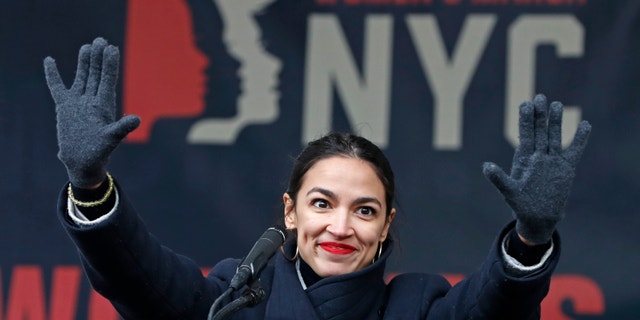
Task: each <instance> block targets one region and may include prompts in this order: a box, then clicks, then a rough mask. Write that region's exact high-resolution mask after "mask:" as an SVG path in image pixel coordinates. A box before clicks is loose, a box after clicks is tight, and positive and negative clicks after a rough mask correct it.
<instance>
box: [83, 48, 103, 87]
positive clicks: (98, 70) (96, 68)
mask: <svg viewBox="0 0 640 320" xmlns="http://www.w3.org/2000/svg"><path fill="white" fill-rule="evenodd" d="M106 46H107V41H106V40H104V39H103V38H96V39H95V40H93V43H92V44H91V60H90V62H89V77H88V79H87V88H86V90H85V93H86V94H88V95H95V94H96V91H97V90H98V84H99V83H100V76H101V75H102V55H103V52H104V48H105V47H106Z"/></svg>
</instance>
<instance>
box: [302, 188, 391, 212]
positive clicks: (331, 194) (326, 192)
mask: <svg viewBox="0 0 640 320" xmlns="http://www.w3.org/2000/svg"><path fill="white" fill-rule="evenodd" d="M314 192H318V193H321V194H323V195H325V196H327V197H329V198H331V199H337V198H338V196H337V195H336V194H335V193H334V192H333V191H331V190H328V189H325V188H321V187H313V188H311V190H309V192H307V196H308V195H310V194H312V193H314ZM369 202H374V203H376V204H377V205H378V206H380V207H381V208H382V203H381V202H380V200H378V198H375V197H359V198H357V199H356V200H355V201H354V203H356V204H362V203H369Z"/></svg>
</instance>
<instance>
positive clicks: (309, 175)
mask: <svg viewBox="0 0 640 320" xmlns="http://www.w3.org/2000/svg"><path fill="white" fill-rule="evenodd" d="M118 60H119V53H118V50H117V48H115V47H114V46H112V45H108V44H107V42H106V41H105V40H104V39H101V38H98V39H96V40H95V41H94V42H93V43H92V44H91V45H85V46H83V47H82V48H81V49H80V53H79V58H78V70H77V74H76V79H75V81H74V83H73V85H72V87H71V88H70V89H68V90H67V89H66V88H65V86H64V84H63V83H62V80H61V78H60V76H59V73H58V71H57V68H56V66H55V62H54V61H53V59H51V58H46V59H45V73H46V78H47V83H48V85H49V88H50V90H51V94H52V96H53V98H54V101H55V103H56V114H57V122H58V125H57V128H58V144H59V147H60V151H59V153H58V157H59V158H60V160H61V161H62V163H63V164H64V165H65V167H66V169H67V173H68V175H69V180H70V183H69V184H68V186H66V187H65V190H64V192H62V193H61V195H60V198H59V205H58V211H59V216H60V219H61V222H62V224H63V225H64V227H65V229H66V230H67V232H68V234H69V235H70V237H71V238H72V240H73V241H74V242H75V244H76V246H77V247H78V249H79V251H80V256H81V259H82V263H83V266H84V268H85V271H86V273H87V275H88V277H89V279H90V281H91V284H92V286H93V287H94V288H95V289H96V290H97V291H98V292H99V293H100V294H102V295H103V296H105V297H106V298H107V299H109V300H110V301H111V302H112V303H113V305H114V306H115V308H116V309H117V310H118V311H119V312H120V314H121V315H122V316H123V317H124V318H127V319H205V318H206V317H207V314H208V312H209V309H210V307H211V305H212V304H213V303H214V300H216V298H218V297H220V296H221V295H223V293H224V292H225V291H226V290H227V287H228V286H229V280H230V279H231V278H232V277H233V275H234V274H235V271H236V268H237V266H238V263H239V260H238V259H226V260H223V261H221V262H220V263H218V264H217V265H216V266H215V267H214V269H213V270H211V272H210V274H209V275H208V276H207V277H203V276H202V274H201V272H200V269H199V267H198V266H197V265H196V264H195V263H194V262H193V261H191V260H189V259H188V258H186V257H183V256H180V255H178V254H176V253H174V252H172V251H171V250H170V249H168V248H165V247H163V246H161V245H160V243H159V242H158V241H157V240H156V239H155V238H154V237H153V236H152V235H151V234H150V233H149V232H148V231H147V230H146V227H145V226H144V224H143V222H142V221H141V220H140V218H139V217H138V216H137V214H136V212H135V210H134V209H133V207H132V205H131V203H130V202H129V200H128V199H127V197H126V194H125V192H124V191H123V188H122V187H121V186H119V185H118V184H117V182H115V180H114V179H113V177H112V176H111V175H109V174H108V173H107V171H106V165H107V162H108V157H109V155H110V153H111V152H112V151H113V150H114V149H115V147H116V146H117V145H118V143H119V142H120V141H121V140H122V139H123V138H124V137H125V136H126V135H127V134H128V133H129V132H131V131H132V130H134V129H135V128H136V127H137V126H138V124H139V121H140V120H139V119H138V117H136V116H132V115H130V116H126V117H123V118H121V119H119V120H117V121H116V115H115V112H116V111H115V110H116V108H115V86H116V78H117V70H118ZM561 120H562V105H561V104H559V103H552V104H551V106H550V107H548V106H547V103H546V100H545V98H544V96H541V95H539V96H536V97H535V99H534V101H533V102H526V103H523V105H522V106H521V109H520V139H521V144H520V146H519V147H518V149H517V150H516V155H515V157H514V163H513V166H512V170H511V174H510V175H507V174H506V173H504V172H503V171H502V170H501V169H500V168H499V167H497V166H496V165H495V164H492V163H487V164H485V166H484V174H485V175H486V176H487V178H489V180H491V181H492V182H493V183H494V185H495V186H496V187H497V188H498V190H499V191H500V192H501V193H502V194H503V195H504V197H505V199H506V201H507V203H508V204H509V205H510V206H511V208H512V209H513V211H514V215H515V217H516V219H515V221H514V222H512V223H510V224H508V225H507V226H506V227H505V228H504V229H503V230H502V231H501V232H500V234H499V235H498V237H497V240H496V241H495V243H494V244H493V245H492V247H491V250H490V252H489V255H488V256H487V259H486V260H485V262H484V263H483V264H482V266H481V267H480V268H479V269H478V270H477V271H476V272H474V273H473V274H471V275H469V276H468V277H467V278H466V279H465V280H463V281H462V282H460V283H458V284H457V285H456V286H454V287H451V286H450V285H449V283H448V282H447V281H446V280H445V279H444V278H442V277H441V276H438V275H429V274H402V275H399V276H397V277H395V278H394V279H393V280H392V281H390V282H389V283H388V284H385V282H384V278H383V276H384V271H385V264H386V261H387V259H388V257H389V255H390V253H391V251H392V249H393V246H394V243H393V239H392V237H391V236H390V235H389V228H390V225H391V223H392V222H393V218H394V216H395V214H396V210H395V209H394V208H393V206H392V204H393V200H394V193H395V186H394V176H393V171H392V169H391V166H390V165H389V162H388V160H387V158H386V157H385V156H384V154H383V153H382V151H381V150H380V149H379V148H378V147H376V146H375V145H374V144H372V143H371V142H369V141H368V140H366V139H364V138H362V137H358V136H355V135H352V134H338V133H331V134H328V135H326V136H324V137H322V138H320V139H318V140H316V141H313V142H311V143H309V145H308V146H307V147H306V148H305V149H304V150H303V151H302V152H301V153H300V155H299V156H298V157H297V159H296V162H295V164H294V167H293V171H292V174H291V179H290V183H289V187H288V190H287V191H286V193H284V195H283V203H284V222H285V225H286V227H287V228H288V229H290V230H291V231H292V232H293V233H294V234H295V239H293V240H292V241H287V242H286V243H285V244H284V246H283V254H282V255H276V257H275V259H273V260H274V261H272V263H270V264H269V265H267V266H266V267H265V269H264V270H263V271H262V273H261V277H260V284H261V286H262V287H263V288H264V289H265V291H266V299H265V300H264V301H262V302H260V303H258V304H257V305H256V306H254V307H252V308H244V309H241V310H239V311H238V312H237V313H236V314H235V317H234V319H536V318H539V317H540V315H539V308H540V302H541V301H542V299H543V298H544V296H545V295H546V293H547V291H548V288H549V281H550V277H551V274H552V272H553V270H554V268H555V266H556V263H557V261H558V256H559V252H560V241H559V238H558V235H557V233H556V232H555V225H556V223H557V222H558V221H559V220H560V219H562V217H563V215H564V206H565V202H566V199H567V196H568V194H569V190H570V187H571V182H572V180H573V175H574V170H575V166H576V164H577V162H578V161H579V158H580V156H581V154H582V151H583V149H584V147H585V146H586V142H587V138H588V135H589V132H590V126H589V124H588V123H586V122H583V123H581V124H580V126H579V128H578V132H577V134H576V136H575V138H574V141H573V143H572V145H571V146H570V147H569V148H568V149H567V150H564V151H563V150H562V148H561V146H560V127H561ZM239 294H240V293H237V294H235V295H232V296H230V297H226V298H224V297H223V298H224V301H221V305H226V304H227V303H229V302H230V301H232V300H233V299H235V298H236V297H237V296H238V295H239Z"/></svg>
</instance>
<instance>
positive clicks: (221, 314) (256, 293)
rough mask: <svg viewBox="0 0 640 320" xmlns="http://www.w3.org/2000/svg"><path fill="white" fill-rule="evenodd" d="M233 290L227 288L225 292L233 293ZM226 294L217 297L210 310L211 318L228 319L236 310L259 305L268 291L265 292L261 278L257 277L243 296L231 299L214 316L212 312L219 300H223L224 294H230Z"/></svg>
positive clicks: (216, 319)
mask: <svg viewBox="0 0 640 320" xmlns="http://www.w3.org/2000/svg"><path fill="white" fill-rule="evenodd" d="M231 291H233V289H231V290H227V291H226V292H225V294H226V293H227V292H229V293H231ZM225 294H223V295H221V296H220V297H218V299H216V302H214V304H213V306H211V310H210V311H209V319H211V320H223V319H226V318H228V317H229V316H231V315H232V314H233V313H234V312H236V311H238V310H240V309H242V308H244V307H253V306H255V305H257V304H258V303H260V302H261V301H262V300H264V298H265V297H266V296H267V295H266V292H264V289H262V286H261V285H260V279H256V281H254V282H253V283H251V286H250V287H249V288H247V289H246V290H245V291H244V292H243V293H242V296H240V297H238V298H237V299H235V300H233V301H231V302H230V303H229V304H227V305H226V306H224V307H223V308H222V309H220V311H218V312H217V313H215V314H214V315H213V316H212V312H215V309H217V305H216V304H219V300H221V298H222V297H223V296H226V295H228V294H226V295H225ZM214 306H215V308H214Z"/></svg>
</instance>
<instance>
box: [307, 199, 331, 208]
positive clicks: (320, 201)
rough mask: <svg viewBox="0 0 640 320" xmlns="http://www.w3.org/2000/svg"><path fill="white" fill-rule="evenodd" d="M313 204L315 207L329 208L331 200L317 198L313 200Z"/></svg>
mask: <svg viewBox="0 0 640 320" xmlns="http://www.w3.org/2000/svg"><path fill="white" fill-rule="evenodd" d="M311 204H312V205H313V206H314V207H317V208H321V209H328V208H329V202H328V201H327V200H324V199H315V200H313V201H312V202H311Z"/></svg>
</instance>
